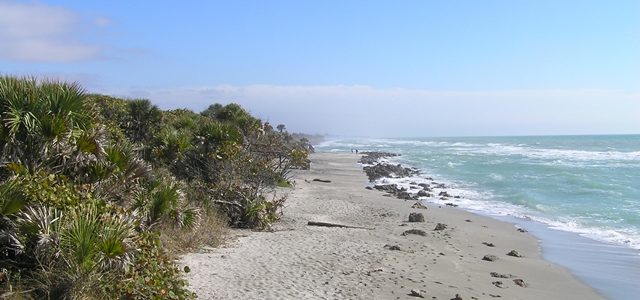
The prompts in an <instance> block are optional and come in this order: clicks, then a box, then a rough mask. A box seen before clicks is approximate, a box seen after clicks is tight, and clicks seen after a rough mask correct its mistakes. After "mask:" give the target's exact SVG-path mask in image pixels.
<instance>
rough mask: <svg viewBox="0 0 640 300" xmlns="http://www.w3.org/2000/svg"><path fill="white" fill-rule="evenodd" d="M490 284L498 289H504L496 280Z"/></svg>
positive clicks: (500, 282)
mask: <svg viewBox="0 0 640 300" xmlns="http://www.w3.org/2000/svg"><path fill="white" fill-rule="evenodd" d="M491 284H493V285H495V286H497V287H499V288H501V289H503V288H504V287H503V286H502V281H499V280H498V281H494V282H492V283H491Z"/></svg>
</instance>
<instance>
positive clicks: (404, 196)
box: [396, 191, 418, 200]
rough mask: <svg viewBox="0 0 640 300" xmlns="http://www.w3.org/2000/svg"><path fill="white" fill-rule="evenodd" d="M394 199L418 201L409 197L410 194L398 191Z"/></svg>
mask: <svg viewBox="0 0 640 300" xmlns="http://www.w3.org/2000/svg"><path fill="white" fill-rule="evenodd" d="M396 197H397V198H398V199H403V200H418V199H417V198H416V196H414V195H411V193H409V192H406V191H400V192H398V193H396Z"/></svg>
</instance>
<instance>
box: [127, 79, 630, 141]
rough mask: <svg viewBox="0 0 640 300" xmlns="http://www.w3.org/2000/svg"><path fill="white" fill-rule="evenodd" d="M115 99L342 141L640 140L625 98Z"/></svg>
mask: <svg viewBox="0 0 640 300" xmlns="http://www.w3.org/2000/svg"><path fill="white" fill-rule="evenodd" d="M142 91H144V93H142ZM116 94H119V95H124V96H130V97H134V96H144V97H145V98H149V99H151V100H152V101H153V102H155V103H157V104H158V105H159V106H161V107H163V108H183V107H187V108H191V109H193V110H196V111H200V110H202V109H204V108H205V107H206V106H208V105H209V104H212V103H215V102H221V103H229V102H236V103H239V104H241V105H243V106H245V107H247V108H248V109H249V110H251V111H252V112H253V113H254V114H256V115H258V116H260V117H261V118H263V119H266V120H271V121H272V122H278V123H285V124H287V127H288V128H290V129H291V130H298V131H305V132H316V133H330V134H336V135H351V136H353V135H371V136H435V135H520V134H573V133H575V134H587V133H634V132H635V133H640V123H638V122H637V116H638V115H640V93H638V92H629V91H620V90H598V89H575V90H569V89H567V90H496V91H437V90H423V89H402V88H388V89H380V88H374V87H370V86H276V85H247V86H236V85H219V86H212V87H197V88H176V89H155V90H154V89H136V90H135V93H134V92H133V90H132V91H121V92H119V93H116Z"/></svg>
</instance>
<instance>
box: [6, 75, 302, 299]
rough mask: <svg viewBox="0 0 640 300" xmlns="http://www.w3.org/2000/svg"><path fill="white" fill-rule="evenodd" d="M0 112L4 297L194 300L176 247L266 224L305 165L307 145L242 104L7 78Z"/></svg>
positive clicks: (277, 213) (191, 246)
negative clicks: (172, 101)
mask: <svg viewBox="0 0 640 300" xmlns="http://www.w3.org/2000/svg"><path fill="white" fill-rule="evenodd" d="M0 119H1V122H0V159H2V161H3V164H2V165H1V166H0V275H3V276H4V277H0V278H6V282H5V283H6V284H4V285H2V284H0V295H3V294H4V295H8V294H5V292H10V293H13V294H12V295H14V296H15V295H22V296H24V297H26V298H36V299H40V298H49V299H192V298H194V297H195V295H194V294H193V293H191V292H189V291H188V290H187V289H186V282H185V281H184V280H183V279H182V278H181V276H182V272H181V271H180V270H178V268H177V267H176V266H175V264H174V262H173V257H172V256H171V253H168V252H167V249H171V251H174V252H183V251H185V250H184V249H186V248H189V249H194V248H197V247H198V246H199V245H201V243H208V244H215V243H218V242H219V240H220V235H221V234H222V233H221V232H222V231H223V230H222V229H221V227H223V226H222V224H223V223H228V224H230V225H232V226H236V227H248V228H258V229H265V228H269V226H270V224H272V223H273V222H275V221H277V220H278V219H279V218H280V216H281V208H282V207H283V205H284V201H285V199H286V197H277V196H276V191H277V189H276V188H277V187H290V186H291V181H290V172H292V170H294V169H303V168H308V166H309V161H308V159H307V156H308V153H309V149H310V148H309V145H308V141H299V140H298V139H297V138H295V137H294V136H293V135H291V134H289V133H288V132H287V131H286V127H285V126H284V125H283V124H280V125H278V126H277V128H278V131H274V130H273V127H272V126H271V125H269V124H268V123H264V124H263V123H262V121H261V120H259V119H257V118H255V117H253V116H252V115H251V114H250V113H249V112H247V111H246V110H245V109H244V108H242V107H241V106H239V105H237V104H228V105H221V104H214V105H211V106H210V107H208V108H207V109H206V110H205V111H203V112H202V113H199V114H198V113H194V112H192V111H189V110H186V109H179V110H171V111H161V110H160V109H159V108H158V107H156V106H155V105H153V104H152V103H151V102H150V101H149V100H145V99H137V100H124V99H118V98H114V97H110V96H104V95H87V94H86V93H85V92H84V90H83V89H82V88H81V87H80V86H79V85H77V84H75V83H74V84H68V83H63V82H53V81H39V80H36V79H32V78H14V77H6V76H5V77H0ZM161 240H162V241H165V242H166V243H167V245H166V249H165V245H163V244H162V243H161V242H160V241H161ZM15 291H22V292H21V293H19V294H18V293H16V292H15Z"/></svg>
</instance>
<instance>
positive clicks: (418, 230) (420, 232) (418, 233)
mask: <svg viewBox="0 0 640 300" xmlns="http://www.w3.org/2000/svg"><path fill="white" fill-rule="evenodd" d="M409 234H415V235H421V236H427V233H426V232H424V230H420V229H409V230H405V232H403V233H402V235H409Z"/></svg>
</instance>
